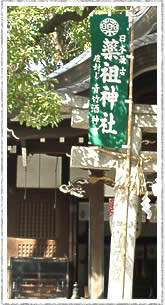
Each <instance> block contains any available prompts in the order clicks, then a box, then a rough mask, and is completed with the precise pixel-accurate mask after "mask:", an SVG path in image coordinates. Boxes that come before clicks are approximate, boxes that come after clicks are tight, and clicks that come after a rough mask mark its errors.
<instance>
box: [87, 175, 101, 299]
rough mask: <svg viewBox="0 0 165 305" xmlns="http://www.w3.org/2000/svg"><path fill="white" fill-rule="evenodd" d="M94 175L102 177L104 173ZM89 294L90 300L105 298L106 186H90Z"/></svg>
mask: <svg viewBox="0 0 165 305" xmlns="http://www.w3.org/2000/svg"><path fill="white" fill-rule="evenodd" d="M93 175H95V176H96V175H97V176H102V175H103V173H102V171H95V173H93ZM88 196H89V215H90V219H89V244H88V253H89V256H88V259H89V263H88V266H89V271H88V276H89V279H88V294H89V298H90V299H103V298H104V184H103V183H102V182H98V183H95V184H89V186H88Z"/></svg>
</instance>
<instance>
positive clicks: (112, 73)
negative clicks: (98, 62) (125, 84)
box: [100, 62, 121, 83]
mask: <svg viewBox="0 0 165 305" xmlns="http://www.w3.org/2000/svg"><path fill="white" fill-rule="evenodd" d="M101 72H102V74H101V75H100V77H102V81H103V83H106V82H108V83H121V80H120V79H118V75H119V67H118V66H117V65H114V66H110V64H109V63H108V62H104V68H102V69H101Z"/></svg>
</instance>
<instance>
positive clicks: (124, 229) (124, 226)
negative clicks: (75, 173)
mask: <svg viewBox="0 0 165 305" xmlns="http://www.w3.org/2000/svg"><path fill="white" fill-rule="evenodd" d="M132 13H133V9H132ZM133 23H134V20H133V17H132V27H131V39H130V41H131V42H130V56H131V57H130V79H129V100H130V101H132V100H133V39H134V24H133ZM131 130H132V102H130V103H129V108H128V130H127V159H126V181H125V183H126V188H125V209H124V211H123V212H124V214H125V216H124V219H123V223H122V252H121V255H122V267H121V274H120V276H121V278H122V298H124V282H125V263H126V240H127V219H128V208H129V188H130V173H131V158H130V157H131Z"/></svg>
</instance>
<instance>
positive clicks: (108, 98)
mask: <svg viewBox="0 0 165 305" xmlns="http://www.w3.org/2000/svg"><path fill="white" fill-rule="evenodd" d="M101 95H102V97H101V98H100V101H102V105H103V107H105V106H106V102H108V103H110V110H113V106H114V103H115V102H117V99H118V96H119V94H118V92H117V91H115V86H111V92H110V91H109V87H108V86H104V91H102V92H101Z"/></svg>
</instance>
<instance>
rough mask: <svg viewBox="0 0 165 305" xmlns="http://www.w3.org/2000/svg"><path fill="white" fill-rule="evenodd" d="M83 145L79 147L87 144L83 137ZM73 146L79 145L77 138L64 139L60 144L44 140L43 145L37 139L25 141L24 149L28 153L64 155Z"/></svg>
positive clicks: (55, 140)
mask: <svg viewBox="0 0 165 305" xmlns="http://www.w3.org/2000/svg"><path fill="white" fill-rule="evenodd" d="M83 138H84V143H83V144H81V145H87V144H88V137H87V135H85V136H84V137H83ZM73 145H80V143H79V137H73V138H65V141H64V143H60V142H59V139H47V138H46V139H45V142H44V143H41V142H40V141H39V139H36V140H27V141H26V147H27V150H28V153H43V154H58V155H60V154H61V155H62V154H66V153H70V151H71V148H72V146H73Z"/></svg>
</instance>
